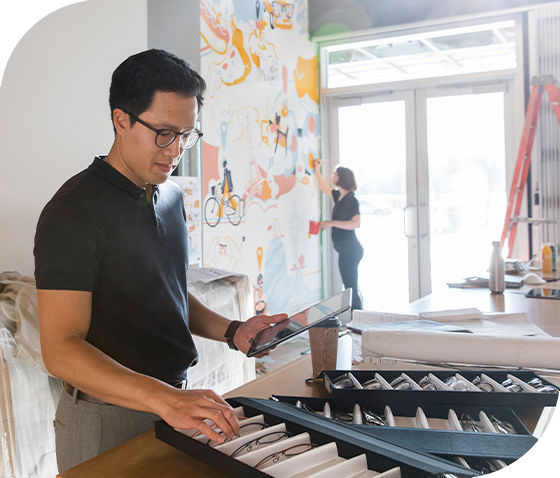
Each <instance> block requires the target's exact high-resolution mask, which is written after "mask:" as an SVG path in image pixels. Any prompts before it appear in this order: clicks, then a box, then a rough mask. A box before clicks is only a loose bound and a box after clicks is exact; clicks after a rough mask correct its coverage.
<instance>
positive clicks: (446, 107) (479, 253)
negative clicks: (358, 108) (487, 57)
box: [417, 82, 509, 290]
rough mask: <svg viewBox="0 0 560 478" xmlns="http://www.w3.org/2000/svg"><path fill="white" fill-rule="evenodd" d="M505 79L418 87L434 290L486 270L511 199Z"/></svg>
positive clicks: (421, 163) (427, 265)
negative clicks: (485, 83)
mask: <svg viewBox="0 0 560 478" xmlns="http://www.w3.org/2000/svg"><path fill="white" fill-rule="evenodd" d="M508 108H509V101H508V95H507V83H505V82H497V83H495V84H493V85H488V86H485V87H476V88H474V89H473V88H467V87H463V88H460V87H450V88H439V89H438V88H433V89H426V90H418V91H417V111H418V136H419V137H422V138H425V141H419V150H418V151H419V154H418V161H419V170H420V171H423V172H424V173H423V174H427V178H428V179H427V183H428V190H426V189H425V188H423V190H422V194H423V195H424V197H425V198H426V199H427V202H428V203H429V216H430V228H429V229H430V245H429V258H430V260H429V264H425V265H424V266H423V267H422V266H421V268H423V269H426V268H427V267H429V268H430V276H431V285H430V288H431V290H437V289H441V288H445V287H446V284H447V282H452V281H459V280H461V279H463V278H465V277H469V276H473V275H484V274H486V270H487V268H488V264H489V261H490V254H491V250H492V241H496V240H498V241H499V240H500V237H501V231H502V228H503V223H504V216H505V206H506V202H507V197H506V128H505V117H506V116H507V114H506V111H507V110H508Z"/></svg>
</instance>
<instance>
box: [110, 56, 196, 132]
mask: <svg viewBox="0 0 560 478" xmlns="http://www.w3.org/2000/svg"><path fill="white" fill-rule="evenodd" d="M205 90H206V82H205V81H204V79H203V78H202V77H201V76H200V75H199V74H198V73H197V72H196V71H194V70H193V69H192V68H191V67H190V66H189V64H188V63H187V62H186V61H185V60H182V59H181V58H178V57H177V56H175V55H174V54H173V53H169V52H167V51H165V50H156V49H151V50H146V51H143V52H140V53H137V54H136V55H132V56H130V57H128V58H127V59H126V60H124V61H123V62H122V63H121V64H120V65H119V66H118V67H117V68H116V70H115V71H114V72H113V77H112V79H111V88H110V89H109V106H110V107H111V121H112V118H113V110H114V109H115V108H121V109H123V110H126V111H128V112H130V113H132V114H133V115H135V116H140V115H141V114H142V113H143V112H144V111H146V110H148V109H149V108H150V106H151V105H152V102H153V101H154V95H155V93H156V92H157V91H164V92H169V93H177V94H179V95H181V96H184V97H186V98H196V101H197V102H198V111H200V109H201V108H202V102H203V99H204V97H203V94H204V91H205ZM134 123H135V121H134V119H133V118H130V124H131V125H133V124H134ZM113 129H115V128H114V126H113Z"/></svg>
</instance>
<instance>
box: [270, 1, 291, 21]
mask: <svg viewBox="0 0 560 478" xmlns="http://www.w3.org/2000/svg"><path fill="white" fill-rule="evenodd" d="M270 3H271V6H272V10H273V11H274V15H276V16H277V17H279V16H280V15H282V14H283V15H284V16H285V17H286V18H287V19H288V20H290V19H291V18H292V17H293V16H294V5H293V3H284V4H283V3H280V2H278V1H277V0H273V1H272V2H270ZM277 8H278V9H279V10H280V13H278V12H277V11H276V9H277Z"/></svg>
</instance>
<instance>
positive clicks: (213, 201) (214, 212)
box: [204, 159, 245, 227]
mask: <svg viewBox="0 0 560 478" xmlns="http://www.w3.org/2000/svg"><path fill="white" fill-rule="evenodd" d="M222 165H223V167H224V179H223V181H222V182H221V183H218V184H217V185H214V186H211V187H210V191H211V192H212V196H210V197H209V198H208V199H207V200H206V203H205V204H204V221H205V222H206V224H208V225H209V226H210V227H216V226H217V225H218V224H219V222H220V219H221V218H222V217H223V216H224V215H225V216H227V218H228V220H229V222H230V223H231V224H232V225H233V226H238V225H239V223H240V222H241V219H243V216H244V214H245V202H244V201H243V199H241V198H240V197H239V196H238V195H237V194H231V193H232V192H233V181H232V180H231V171H230V170H229V169H228V168H227V161H226V160H225V159H224V162H223V163H222ZM220 185H221V193H222V195H221V196H220V193H219V192H218V189H220Z"/></svg>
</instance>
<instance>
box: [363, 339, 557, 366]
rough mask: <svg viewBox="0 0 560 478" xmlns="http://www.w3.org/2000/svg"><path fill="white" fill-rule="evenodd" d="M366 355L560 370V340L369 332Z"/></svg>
mask: <svg viewBox="0 0 560 478" xmlns="http://www.w3.org/2000/svg"><path fill="white" fill-rule="evenodd" d="M362 355H363V356H364V357H365V356H375V357H390V358H397V359H407V360H418V361H423V362H447V363H463V364H477V365H496V366H506V367H529V368H531V367H534V368H550V369H560V338H552V337H551V338H548V337H547V338H545V337H496V336H493V335H478V334H459V333H450V332H419V331H383V330H366V331H364V332H363V333H362Z"/></svg>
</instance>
